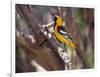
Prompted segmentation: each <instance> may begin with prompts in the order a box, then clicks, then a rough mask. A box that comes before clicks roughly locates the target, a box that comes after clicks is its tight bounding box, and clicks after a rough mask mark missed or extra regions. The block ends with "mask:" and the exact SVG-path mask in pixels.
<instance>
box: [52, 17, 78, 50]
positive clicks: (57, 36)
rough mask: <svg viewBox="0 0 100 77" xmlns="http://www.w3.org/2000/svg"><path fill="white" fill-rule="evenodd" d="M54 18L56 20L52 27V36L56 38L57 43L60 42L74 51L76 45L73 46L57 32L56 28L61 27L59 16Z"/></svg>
mask: <svg viewBox="0 0 100 77" xmlns="http://www.w3.org/2000/svg"><path fill="white" fill-rule="evenodd" d="M56 18H57V19H56V24H55V27H54V34H55V37H56V38H57V39H58V40H59V41H61V42H62V43H64V44H66V45H68V46H70V47H72V48H74V49H76V48H77V47H76V45H75V44H74V43H73V42H72V41H71V40H69V39H67V38H65V37H64V36H63V35H61V34H60V33H59V32H58V27H59V26H62V24H63V21H62V19H61V17H60V16H56Z"/></svg>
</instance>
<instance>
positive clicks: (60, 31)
mask: <svg viewBox="0 0 100 77" xmlns="http://www.w3.org/2000/svg"><path fill="white" fill-rule="evenodd" d="M58 32H59V33H60V34H61V35H63V36H64V37H65V38H67V39H70V40H72V37H71V35H70V34H69V33H67V30H66V29H65V28H64V27H63V26H59V27H58Z"/></svg>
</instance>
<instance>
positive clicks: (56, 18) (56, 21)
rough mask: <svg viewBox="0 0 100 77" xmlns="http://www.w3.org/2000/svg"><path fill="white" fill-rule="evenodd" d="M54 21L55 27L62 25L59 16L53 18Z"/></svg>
mask: <svg viewBox="0 0 100 77" xmlns="http://www.w3.org/2000/svg"><path fill="white" fill-rule="evenodd" d="M54 21H55V24H56V25H57V26H62V24H63V21H62V18H61V17H60V16H57V15H56V16H55V17H54Z"/></svg>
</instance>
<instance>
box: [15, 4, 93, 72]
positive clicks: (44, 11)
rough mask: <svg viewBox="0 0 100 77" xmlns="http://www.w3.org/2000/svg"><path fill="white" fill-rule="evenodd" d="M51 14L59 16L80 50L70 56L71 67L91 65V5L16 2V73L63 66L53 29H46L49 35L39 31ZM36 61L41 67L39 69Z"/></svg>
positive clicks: (63, 67)
mask: <svg viewBox="0 0 100 77" xmlns="http://www.w3.org/2000/svg"><path fill="white" fill-rule="evenodd" d="M54 15H60V16H61V17H62V19H63V25H64V27H65V28H66V30H67V31H68V32H69V33H70V34H71V36H72V38H73V40H74V42H75V44H76V45H77V47H78V53H79V54H77V53H76V52H74V55H72V56H71V57H72V70H73V69H75V70H77V69H91V68H92V69H93V68H94V9H93V8H81V7H80V8H79V7H78V8H77V7H60V6H43V5H42V6H40V5H26V4H16V5H15V16H16V17H15V20H16V54H15V55H16V60H15V62H16V63H15V64H16V65H15V66H16V73H23V72H37V71H39V70H41V71H56V70H57V71H58V70H65V64H64V61H63V60H62V59H61V57H60V56H59V54H58V52H57V50H58V44H57V43H56V42H57V40H56V39H55V38H54V36H53V29H52V28H51V29H48V28H46V29H45V30H46V31H47V32H48V33H51V34H52V36H51V38H49V37H48V36H47V35H45V34H44V33H43V32H42V31H41V29H42V28H41V27H42V26H43V25H45V24H48V23H50V22H52V21H53V16H54ZM52 26H53V25H52ZM64 48H66V47H64ZM67 49H68V47H67ZM66 52H71V51H68V50H67V51H66ZM79 56H81V58H80V57H79ZM37 65H38V66H42V67H43V68H41V67H40V68H39V69H38V68H37V67H36V66H37Z"/></svg>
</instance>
